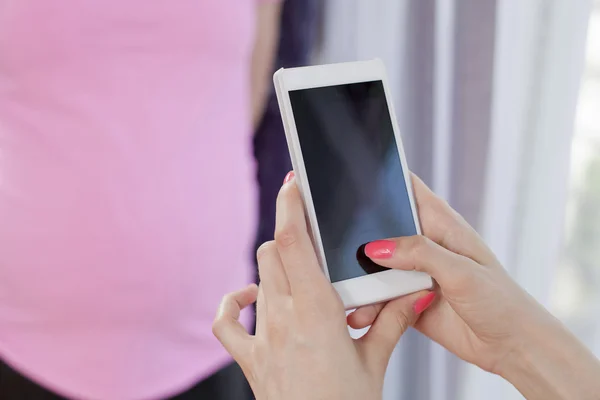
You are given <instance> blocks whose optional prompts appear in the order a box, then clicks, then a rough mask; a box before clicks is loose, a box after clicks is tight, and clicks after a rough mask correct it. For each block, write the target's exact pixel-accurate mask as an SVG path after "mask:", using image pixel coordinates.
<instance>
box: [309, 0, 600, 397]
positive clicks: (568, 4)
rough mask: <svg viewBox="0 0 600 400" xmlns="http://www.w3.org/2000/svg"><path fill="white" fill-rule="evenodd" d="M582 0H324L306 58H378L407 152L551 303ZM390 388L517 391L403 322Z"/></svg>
mask: <svg viewBox="0 0 600 400" xmlns="http://www.w3.org/2000/svg"><path fill="white" fill-rule="evenodd" d="M590 8H591V0H570V1H564V0H527V1H522V0H437V1H435V0H378V1H372V0H327V1H325V3H324V20H323V31H322V38H321V39H322V40H321V46H320V48H319V50H318V52H317V54H316V59H315V61H316V62H319V63H324V62H340V61H351V60H360V59H369V58H374V57H379V58H382V59H383V60H384V62H385V63H386V65H387V69H388V74H389V75H390V80H391V84H392V86H393V87H392V91H393V96H394V98H393V100H394V103H395V108H396V109H397V115H398V119H399V125H400V128H401V131H402V137H403V141H404V143H405V150H406V153H407V159H408V164H409V166H410V167H411V169H412V170H413V171H415V172H416V173H417V174H418V175H420V176H421V177H422V178H423V179H424V180H425V181H426V182H427V183H428V184H430V185H431V186H432V187H433V188H434V190H435V191H436V192H437V193H438V194H440V195H441V196H443V197H445V198H446V199H447V200H448V201H449V202H450V204H451V205H452V206H453V207H455V208H456V209H457V210H458V211H459V212H461V213H462V214H463V215H464V216H465V217H466V218H467V220H468V221H469V222H471V223H472V224H473V225H474V226H475V227H476V228H477V229H478V230H479V232H480V233H481V234H482V235H483V236H484V238H485V239H486V240H487V241H488V243H489V244H490V246H491V247H492V248H493V249H494V251H495V252H496V254H497V255H498V257H499V258H500V260H501V261H502V262H503V263H504V265H505V267H506V268H507V269H508V270H509V271H510V273H511V274H512V276H513V277H514V278H515V279H516V280H517V281H518V282H519V283H520V284H521V285H523V286H524V287H525V288H526V289H527V290H528V291H529V292H530V293H531V294H533V295H534V296H535V297H536V298H537V299H539V300H540V301H541V302H542V303H544V304H546V305H547V304H548V296H549V290H550V287H551V285H552V283H553V279H554V275H555V274H554V271H555V266H556V264H557V260H558V258H559V252H560V248H561V243H562V232H563V221H564V210H565V202H566V197H567V177H568V169H569V154H570V142H571V134H572V130H573V129H572V128H573V122H574V115H575V107H576V103H577V94H578V90H579V81H580V77H581V72H582V69H583V60H584V47H585V35H586V26H587V21H588V17H589V12H590ZM385 398H386V399H389V400H392V399H394V400H400V399H401V400H409V399H410V400H454V399H482V398H485V399H492V400H495V399H512V398H519V395H518V394H517V393H516V391H515V390H514V389H513V388H512V387H511V386H510V385H508V384H507V383H505V382H503V381H502V380H500V379H499V378H497V377H494V376H491V375H489V374H486V373H484V372H482V371H481V370H478V369H477V368H475V367H472V366H468V365H466V364H464V363H463V362H462V361H460V360H458V359H456V358H455V357H453V356H452V355H450V354H448V353H447V352H446V351H445V350H444V349H442V348H440V347H439V346H437V345H435V344H432V343H431V342H430V341H428V340H426V339H424V338H423V337H421V336H419V335H418V334H416V333H415V332H410V333H409V334H407V335H405V337H404V338H403V339H402V341H401V343H400V345H399V347H398V349H397V351H396V353H395V355H394V357H393V359H392V362H391V365H390V368H389V370H388V375H387V379H386V390H385Z"/></svg>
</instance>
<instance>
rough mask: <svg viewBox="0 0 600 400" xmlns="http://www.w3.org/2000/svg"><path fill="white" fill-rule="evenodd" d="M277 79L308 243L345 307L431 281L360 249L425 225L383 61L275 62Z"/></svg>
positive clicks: (389, 296)
mask: <svg viewBox="0 0 600 400" xmlns="http://www.w3.org/2000/svg"><path fill="white" fill-rule="evenodd" d="M273 81H274V83H275V90H276V92H277V99H278V101H279V108H280V110H281V116H282V120H283V125H284V127H285V134H286V138H287V143H288V147H289V151H290V156H291V159H292V164H293V167H294V172H295V174H296V183H297V185H298V187H299V189H300V192H301V193H302V197H303V200H304V205H305V207H306V214H307V216H308V222H309V225H310V233H311V237H312V240H313V244H314V246H315V249H316V251H317V256H318V258H319V262H320V263H321V267H322V269H323V272H324V273H325V274H326V275H327V277H328V278H329V279H330V281H331V282H332V283H333V286H334V287H335V289H336V290H337V291H338V293H339V294H340V296H341V298H342V301H343V302H344V306H345V307H346V309H351V308H356V307H359V306H364V305H368V304H374V303H379V302H383V301H387V300H390V299H393V298H395V297H399V296H402V295H405V294H408V293H412V292H416V291H419V290H423V289H428V288H431V287H432V280H431V278H430V277H429V276H428V275H426V274H424V273H421V272H416V271H399V270H392V269H387V268H383V267H381V266H379V265H377V264H375V263H374V262H372V261H371V260H370V259H369V258H368V257H366V256H365V255H364V246H365V245H366V244H367V243H369V242H371V241H373V240H377V239H385V238H392V237H399V236H411V235H416V234H420V233H421V229H420V226H419V219H418V215H417V209H416V206H415V202H414V198H413V193H412V183H411V179H410V173H409V170H408V168H407V166H406V160H405V157H404V151H403V149H402V143H401V140H400V135H399V131H398V127H397V124H396V118H395V116H394V108H393V107H392V103H391V100H390V91H389V88H388V83H387V78H386V73H385V68H384V65H383V63H382V62H381V61H380V60H372V61H360V62H350V63H340V64H330V65H319V66H312V67H301V68H291V69H280V70H279V71H277V72H276V73H275V75H274V76H273Z"/></svg>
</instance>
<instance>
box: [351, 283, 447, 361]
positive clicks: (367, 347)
mask: <svg viewBox="0 0 600 400" xmlns="http://www.w3.org/2000/svg"><path fill="white" fill-rule="evenodd" d="M434 299H435V292H431V291H421V292H417V293H413V294H411V295H408V296H404V297H400V298H398V299H395V300H392V301H390V302H389V303H387V304H386V305H385V307H383V309H382V310H381V312H380V313H379V315H378V316H377V319H376V320H375V322H374V323H373V325H371V328H370V329H369V331H368V332H367V333H366V334H365V335H364V336H363V337H361V338H360V339H358V345H359V346H360V349H361V352H362V354H363V355H364V356H365V357H366V358H367V359H368V360H369V361H370V362H374V363H375V364H376V365H379V364H381V366H382V367H383V369H384V370H385V368H386V367H387V363H388V361H389V359H390V356H391V355H392V351H394V348H395V347H396V344H398V341H399V340H400V337H401V336H402V334H404V332H406V330H407V329H408V328H409V327H410V326H413V325H414V324H415V322H417V319H418V318H419V315H420V314H421V313H422V312H423V311H425V310H426V309H427V308H428V307H429V306H430V305H431V303H433V301H434Z"/></svg>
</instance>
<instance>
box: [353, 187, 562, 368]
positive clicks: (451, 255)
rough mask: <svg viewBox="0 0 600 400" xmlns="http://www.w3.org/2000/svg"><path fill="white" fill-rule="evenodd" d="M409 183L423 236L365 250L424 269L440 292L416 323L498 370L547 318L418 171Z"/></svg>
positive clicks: (364, 318)
mask: <svg viewBox="0 0 600 400" xmlns="http://www.w3.org/2000/svg"><path fill="white" fill-rule="evenodd" d="M413 185H414V192H415V198H416V202H417V206H418V210H419V216H420V220H421V227H422V230H423V235H424V236H412V237H404V238H395V239H390V240H381V241H376V242H372V243H369V244H368V245H367V246H366V248H365V253H366V254H367V256H369V257H370V258H371V259H372V260H373V261H375V262H376V263H377V264H380V265H383V266H385V267H389V268H396V269H404V270H412V269H415V270H419V271H423V272H426V273H427V274H429V275H431V276H432V277H433V278H434V279H435V280H436V281H437V283H438V284H439V286H440V292H441V296H440V299H439V301H438V302H437V303H436V304H434V305H432V306H431V308H430V309H429V311H428V312H427V313H426V314H425V315H423V317H422V318H421V319H420V320H419V322H418V323H417V324H416V325H415V328H417V329H418V330H419V331H421V332H422V333H424V334H425V335H426V336H428V337H430V338H431V339H433V340H434V341H436V342H438V343H440V344H441V345H443V346H444V347H446V348H447V349H448V350H450V351H451V352H452V353H454V354H456V355H458V356H459V357H461V358H462V359H464V360H466V361H468V362H470V363H473V364H476V365H478V366H479V367H481V368H483V369H484V370H486V371H490V372H495V373H498V372H500V370H501V368H502V365H503V362H504V361H505V360H506V359H507V357H509V356H510V355H511V354H513V353H515V352H520V351H521V350H522V349H523V347H525V346H527V345H528V343H526V338H528V337H529V335H526V334H525V330H526V329H527V327H528V326H532V325H534V324H548V323H551V321H553V318H552V317H551V316H550V315H549V314H548V313H547V312H546V311H545V309H544V308H543V307H541V306H540V305H539V304H538V303H537V302H536V301H535V300H534V299H533V298H532V297H530V296H529V295H528V294H527V293H526V292H525V291H524V290H522V289H521V288H520V287H519V286H518V285H517V284H516V283H515V282H514V281H513V280H512V279H511V278H510V277H509V275H508V274H507V273H506V272H505V270H504V269H503V268H502V266H501V265H500V263H499V262H498V260H497V259H496V257H495V256H494V254H493V253H492V252H491V251H490V249H489V248H488V247H487V246H486V245H485V243H484V242H483V241H482V240H481V238H480V237H479V236H478V235H477V233H476V232H475V231H474V230H473V229H472V228H471V227H470V226H469V225H468V224H467V223H466V222H465V220H464V219H463V218H462V217H461V216H460V215H458V214H457V213H456V212H455V211H454V210H452V209H451V208H450V207H449V206H448V204H447V203H446V202H444V201H443V200H441V199H440V198H438V197H437V196H436V195H435V194H433V193H432V192H431V191H430V190H429V189H428V188H427V187H426V186H425V184H424V183H423V182H421V181H420V180H419V179H418V178H417V177H413ZM381 307H382V305H378V306H369V307H365V308H362V309H359V310H357V311H355V312H354V313H353V314H351V315H349V316H348V323H349V324H350V326H352V327H354V328H362V327H365V326H368V325H369V324H370V323H371V322H372V321H373V320H374V319H375V317H376V316H377V313H378V312H379V309H380V308H381Z"/></svg>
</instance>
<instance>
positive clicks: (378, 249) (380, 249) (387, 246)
mask: <svg viewBox="0 0 600 400" xmlns="http://www.w3.org/2000/svg"><path fill="white" fill-rule="evenodd" d="M394 250H396V243H395V242H393V241H391V240H376V241H374V242H369V243H367V245H366V246H365V254H366V255H367V257H369V258H380V259H385V258H391V257H392V256H393V255H394Z"/></svg>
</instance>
